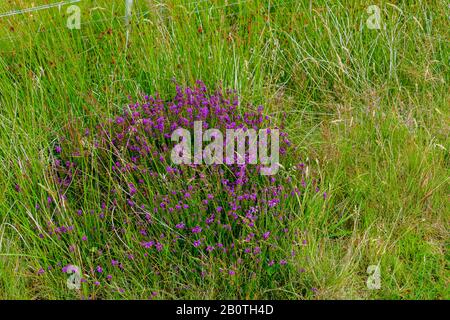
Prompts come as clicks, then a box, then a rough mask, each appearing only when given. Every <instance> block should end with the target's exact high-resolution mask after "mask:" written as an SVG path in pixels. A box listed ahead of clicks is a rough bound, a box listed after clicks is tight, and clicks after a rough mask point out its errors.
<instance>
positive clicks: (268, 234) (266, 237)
mask: <svg viewBox="0 0 450 320" xmlns="http://www.w3.org/2000/svg"><path fill="white" fill-rule="evenodd" d="M269 236H270V231H267V232H265V233H264V234H263V239H264V240H267V239H268V238H269Z"/></svg>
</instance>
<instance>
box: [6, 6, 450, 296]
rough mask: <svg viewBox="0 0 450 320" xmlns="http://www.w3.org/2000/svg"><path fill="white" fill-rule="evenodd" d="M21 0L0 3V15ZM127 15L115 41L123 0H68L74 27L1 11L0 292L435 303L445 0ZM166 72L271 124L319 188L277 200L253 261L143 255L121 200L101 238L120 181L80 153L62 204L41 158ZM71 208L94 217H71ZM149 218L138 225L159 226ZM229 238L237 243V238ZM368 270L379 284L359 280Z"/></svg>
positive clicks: (52, 12)
mask: <svg viewBox="0 0 450 320" xmlns="http://www.w3.org/2000/svg"><path fill="white" fill-rule="evenodd" d="M30 2H31V1H25V0H23V1H20V0H17V1H2V2H1V3H0V12H7V11H9V10H14V9H17V8H27V7H31V6H32V4H31V3H30ZM48 2H49V1H44V0H39V1H38V0H35V1H33V5H34V6H37V5H40V4H45V3H48ZM135 2H136V3H135V6H134V11H133V15H132V19H131V23H130V29H129V37H128V45H127V31H126V30H127V28H126V27H125V26H124V12H125V7H124V1H110V0H93V1H81V2H80V3H77V5H78V6H79V8H80V10H81V11H80V12H81V28H80V29H73V30H70V29H68V28H67V26H66V24H67V19H68V17H69V16H70V14H67V13H66V9H67V7H68V6H63V7H62V8H61V9H60V10H59V9H58V8H52V9H46V10H41V11H38V12H33V13H26V14H18V15H14V16H9V17H1V18H0V298H1V299H78V298H86V297H90V298H93V299H131V298H135V299H147V298H152V299H173V298H186V299H192V298H197V299H206V298H209V299H223V298H241V299H448V298H449V297H450V295H449V289H448V284H449V270H448V258H449V256H448V250H447V249H448V244H449V243H448V241H449V238H448V226H449V217H450V215H449V209H448V208H449V205H448V200H449V199H448V191H449V153H448V151H449V148H450V143H449V142H450V141H449V137H448V134H449V97H450V96H449V90H448V81H449V65H448V61H449V60H448V59H449V56H448V54H449V44H448V39H449V33H448V30H449V14H450V12H449V7H448V3H447V2H446V1H441V0H437V1H426V0H413V1H391V2H389V3H388V2H385V1H374V3H372V1H369V2H367V1H342V0H336V1H321V0H319V1H306V0H299V1H297V0H295V1H294V0H292V1H290V0H284V1H281V0H280V1H269V0H264V1H263V0H254V1H246V0H241V1H239V0H236V1H232V0H229V1H226V0H217V1H180V0H168V1H160V2H159V1H144V0H142V1H139V0H138V1H135ZM370 5H378V6H379V8H380V10H381V12H380V28H379V29H371V28H369V27H368V24H367V20H368V19H369V18H370V16H371V14H369V13H368V12H367V8H368V7H369V6H370ZM371 21H372V20H371ZM173 79H176V81H177V82H178V83H179V84H180V85H183V86H194V85H195V83H196V80H202V81H203V82H204V83H205V84H206V85H207V86H208V88H216V87H217V86H219V85H221V86H223V87H224V88H233V89H236V90H237V93H238V95H239V97H240V100H241V109H239V110H240V111H241V112H243V111H246V110H245V108H246V106H248V105H250V104H252V105H260V104H261V105H263V106H264V108H265V113H267V114H269V115H270V116H271V117H273V119H275V120H274V121H281V119H282V117H283V115H284V114H285V117H286V119H285V120H284V123H285V131H286V132H287V133H288V134H289V139H290V141H291V143H292V145H293V146H294V149H295V152H292V153H288V154H287V156H286V157H287V159H286V161H287V162H290V163H298V162H302V163H303V164H304V165H305V168H306V170H307V172H306V176H307V177H308V178H309V177H311V178H312V177H313V179H314V181H316V182H315V184H314V187H317V188H320V190H321V191H320V192H315V191H314V190H313V189H314V188H312V187H311V188H309V187H306V188H305V189H304V190H303V191H302V194H301V196H300V197H298V198H297V199H295V200H289V201H286V202H284V203H282V204H281V206H282V208H283V209H282V212H279V214H280V215H281V214H283V215H285V216H286V217H287V216H288V217H289V219H286V220H287V221H285V222H283V223H285V224H286V225H284V226H283V227H286V234H285V235H279V236H277V237H275V236H274V237H273V240H271V241H273V243H271V244H270V246H269V247H267V248H266V247H263V248H265V249H263V252H261V253H260V256H259V257H262V258H259V257H258V258H256V254H255V256H252V257H247V256H246V255H245V254H243V253H242V254H241V252H238V251H236V252H234V253H233V255H231V254H230V255H226V254H225V255H224V254H222V255H220V254H219V253H214V254H215V255H214V258H212V256H213V255H212V254H211V256H207V254H203V253H202V254H200V253H198V250H197V249H198V248H191V247H188V249H186V248H184V247H180V248H178V247H177V248H178V249H177V250H179V251H176V252H171V251H169V250H162V251H161V252H159V250H158V251H150V252H149V253H148V252H147V251H146V250H147V249H148V248H146V247H145V246H142V245H141V243H140V241H139V240H138V239H137V238H138V237H141V236H142V237H144V235H139V236H133V235H134V233H135V232H136V231H137V230H135V228H136V226H134V225H133V224H132V223H131V224H130V223H128V224H127V223H123V224H122V219H125V220H126V219H131V220H132V219H134V217H133V216H132V215H130V211H129V210H130V209H124V208H125V207H121V206H118V207H117V208H116V209H115V210H114V214H115V215H112V214H111V212H109V211H108V210H106V211H108V212H106V213H105V214H106V219H107V220H108V221H111V223H112V224H113V226H114V223H116V224H121V228H122V231H123V233H121V234H120V235H119V234H118V233H117V232H113V231H111V230H116V229H114V228H113V229H111V228H110V227H111V226H104V224H103V223H102V222H101V221H102V220H101V218H98V217H97V214H98V212H100V210H101V209H100V203H101V201H102V197H103V196H104V191H103V190H104V189H105V188H106V187H105V186H108V187H111V186H112V185H114V183H116V184H117V185H116V187H120V183H119V182H117V180H114V179H113V178H111V177H110V176H108V177H106V178H105V176H104V174H105V170H107V169H105V170H100V169H98V168H99V166H98V164H96V162H95V161H97V160H96V159H94V158H86V159H87V160H86V159H82V160H80V162H81V163H82V166H83V167H82V168H83V170H84V171H83V174H82V178H81V180H80V181H78V183H77V184H76V188H77V189H75V191H74V192H72V193H68V194H67V196H66V198H62V197H61V194H59V192H60V190H59V186H58V184H57V182H55V179H54V175H53V174H52V171H51V168H52V166H51V163H52V161H53V160H54V158H55V157H56V158H58V157H67V151H66V150H67V148H69V149H70V145H71V144H72V145H77V144H79V143H81V142H80V141H79V140H80V139H81V138H79V135H78V132H84V131H85V130H86V129H89V130H90V131H91V132H95V131H96V126H97V125H98V124H99V123H102V122H103V121H105V120H106V119H107V118H109V117H111V118H114V117H116V116H117V115H118V114H120V112H121V110H122V108H123V107H124V105H127V103H128V96H131V97H132V99H133V100H137V99H138V97H139V96H140V94H141V93H146V94H149V95H150V94H154V93H156V92H158V93H160V95H161V96H162V97H164V98H165V99H171V98H173V97H174V92H175V84H174V82H173ZM68 133H69V134H68ZM71 134H72V136H71ZM62 136H64V137H66V139H68V141H69V142H68V143H66V145H67V146H66V149H63V151H62V153H61V154H59V152H55V147H56V146H59V144H60V139H61V137H62ZM297 157H298V158H297ZM89 161H92V163H91V162H89ZM94 162H95V163H94ZM97 169H98V170H97ZM106 172H109V171H106ZM280 174H283V172H281V173H280ZM110 178H111V179H110ZM108 179H109V180H108ZM294 181H295V180H294ZM308 181H309V180H308ZM252 183H253V184H254V185H256V186H259V185H261V186H262V185H264V182H262V180H258V181H256V180H255V181H252ZM293 183H294V182H293ZM308 183H309V182H308ZM145 185H146V187H145V188H146V189H145V190H146V192H150V193H152V192H155V193H158V192H159V190H160V189H158V188H160V186H159V185H158V183H155V182H152V183H151V182H149V183H147V184H145ZM178 185H179V186H180V188H185V187H186V186H185V185H184V182H183V181H178ZM174 186H176V184H175V183H174V184H173V185H171V187H174ZM220 188H221V185H220V184H219V185H217V186H216V191H217V192H218V193H217V194H218V195H219V196H216V199H218V198H220V194H221V192H222V190H221V189H220ZM261 188H262V187H261ZM323 192H326V195H327V196H326V197H323ZM223 193H225V192H224V191H223ZM224 197H225V196H224ZM49 198H50V199H51V200H52V203H51V204H50V203H49V200H48V199H49ZM191 201H192V202H191V206H192V207H194V206H195V205H197V203H195V201H199V202H200V201H202V200H201V199H200V198H199V199H197V198H196V199H192V200H191ZM281 201H282V202H283V200H281ZM146 205H147V204H146ZM199 205H200V204H199ZM148 206H150V207H151V206H152V203H151V202H149V203H148ZM81 207H82V208H83V210H86V211H90V210H92V211H93V212H94V211H95V214H94V215H92V216H90V215H89V214H87V215H84V216H81V217H78V215H77V210H80V208H81ZM127 210H128V211H127ZM207 213H209V212H208V211H206V213H205V214H207ZM189 214H197V212H190V213H189ZM119 217H120V218H119ZM119 220H120V221H119ZM260 220H261V219H260ZM260 220H259V221H260ZM161 221H162V220H161ZM161 221H157V222H156V223H153V224H151V225H150V226H148V229H147V232H149V233H150V234H154V235H156V234H159V233H161V232H166V231H165V230H166V229H165V228H168V226H167V225H166V224H165V223H163V222H161ZM164 221H165V220H164ZM264 221H266V222H265V223H266V224H265V225H264V227H265V228H268V229H270V228H272V227H273V228H274V229H273V230H275V224H276V223H277V222H276V221H272V220H264ZM258 223H259V222H258ZM270 223H271V224H273V225H269V224H270ZM56 226H57V227H59V228H61V226H66V227H68V226H72V227H73V230H71V232H65V230H63V231H62V232H59V233H61V234H58V231H55V228H56ZM258 226H259V227H261V226H260V225H258ZM108 228H109V229H108ZM235 228H236V229H234V231H233V232H234V233H233V236H235V237H236V239H237V240H236V245H237V246H238V245H239V244H241V243H243V242H244V240H242V239H241V238H239V237H241V236H243V235H244V234H245V232H246V229H245V228H244V227H241V226H238V227H236V226H235ZM50 230H51V231H52V232H53V235H52V234H51V232H50ZM58 230H59V231H61V229H58ZM95 230H97V231H98V230H100V232H96V231H95ZM265 230H266V229H264V230H256V231H255V234H256V235H257V236H258V235H259V233H258V232H263V231H265ZM205 232H206V231H205ZM62 233H64V234H62ZM274 233H275V231H273V234H274ZM129 234H131V235H130V236H127V235H129ZM214 235H217V237H219V236H220V237H222V238H221V239H222V240H223V241H224V243H225V242H226V241H228V240H229V239H228V238H227V237H228V236H227V234H226V233H222V231H217V233H214ZM85 236H86V238H85ZM208 237H209V238H208ZM211 237H213V235H212V234H209V235H207V236H206V240H207V241H208V240H211ZM265 238H266V237H265V236H264V239H265ZM86 239H87V240H86ZM271 239H272V238H271ZM182 248H184V249H183V250H181V249H182ZM274 248H275V249H274ZM216 249H217V248H216ZM152 250H153V249H152ZM196 250H197V251H196ZM258 250H259V249H258ZM130 252H132V254H133V259H127V258H126V257H130V254H131V253H130ZM214 252H216V251H214ZM291 252H295V255H294V254H292V255H291ZM286 257H287V258H286ZM258 259H261V260H260V262H261V263H260V264H257V262H256V261H253V260H258ZM284 259H286V261H283V260H284ZM272 260H274V261H275V262H274V264H272V263H270V262H271V261H272ZM116 261H120V262H117V263H120V267H117V263H116ZM280 261H283V263H279V262H280ZM258 263H259V262H258ZM68 264H73V265H77V266H79V267H80V268H81V270H82V271H81V272H82V276H83V277H84V278H85V281H86V282H84V283H82V284H81V288H80V289H78V290H77V289H73V290H70V289H68V287H67V285H66V281H67V278H68V274H66V273H64V272H62V271H61V269H62V268H64V267H65V266H66V265H68ZM122 264H123V265H122ZM371 265H372V266H373V265H375V266H379V270H380V279H381V286H380V288H379V289H377V290H373V289H369V288H368V287H367V284H366V281H367V279H368V277H369V276H370V274H368V273H367V269H368V267H369V266H371ZM100 266H101V269H99V267H100ZM99 270H101V272H100V271H99ZM224 270H226V271H224ZM228 270H229V271H228ZM64 271H67V270H64ZM107 275H110V277H109V278H106V277H107Z"/></svg>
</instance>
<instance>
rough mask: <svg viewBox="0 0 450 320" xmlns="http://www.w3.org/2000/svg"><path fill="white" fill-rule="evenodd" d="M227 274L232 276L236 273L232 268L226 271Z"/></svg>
mask: <svg viewBox="0 0 450 320" xmlns="http://www.w3.org/2000/svg"><path fill="white" fill-rule="evenodd" d="M228 274H229V275H230V276H234V275H235V274H236V272H234V270H230V271H228Z"/></svg>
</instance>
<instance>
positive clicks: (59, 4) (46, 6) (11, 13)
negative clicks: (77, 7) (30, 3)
mask: <svg viewBox="0 0 450 320" xmlns="http://www.w3.org/2000/svg"><path fill="white" fill-rule="evenodd" d="M80 1H81V0H67V1H61V2H57V3H51V4H44V5H41V6H37V7H33V8H27V9H22V10H13V11H9V12H5V13H0V18H4V17H10V16H15V15H18V14H24V13H28V12H35V11H40V10H45V9H50V8H54V7H62V6H65V5H68V4H72V3H78V2H80Z"/></svg>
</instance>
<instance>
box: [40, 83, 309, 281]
mask: <svg viewBox="0 0 450 320" xmlns="http://www.w3.org/2000/svg"><path fill="white" fill-rule="evenodd" d="M194 121H202V122H203V126H204V129H205V130H206V129H208V128H217V129H219V130H221V131H222V132H225V131H226V129H228V128H244V129H245V128H253V129H255V130H259V129H263V128H264V129H265V128H270V129H274V128H278V129H280V164H281V165H282V167H281V169H280V170H279V172H278V173H277V174H276V175H274V176H263V175H261V174H260V166H259V165H253V164H243V165H239V164H233V165H227V164H220V165H210V166H207V165H204V164H200V165H187V164H183V165H174V164H173V163H172V162H171V150H172V148H173V146H174V145H175V144H176V143H175V142H172V141H171V134H172V132H173V131H174V130H175V129H177V128H180V127H181V128H185V129H188V130H190V131H191V133H192V130H193V128H194ZM279 121H280V123H275V120H273V119H272V118H271V117H269V116H267V115H265V114H263V107H262V106H259V107H256V108H255V107H253V106H251V105H249V106H245V107H242V106H240V102H239V99H238V96H237V94H236V92H235V91H233V90H222V89H220V88H219V89H216V90H215V91H213V92H211V91H209V90H208V89H207V88H206V86H205V85H204V84H203V83H202V82H200V81H198V82H197V83H196V85H195V86H194V87H185V88H183V87H181V86H179V85H176V93H175V96H174V97H173V99H170V100H163V99H162V98H161V97H160V96H159V95H158V94H156V95H154V96H142V97H141V98H140V99H139V101H137V102H134V101H132V99H131V98H130V97H129V103H128V105H127V106H126V107H125V108H124V109H123V111H122V112H121V113H120V114H117V115H116V116H115V117H113V118H111V119H108V120H106V121H102V122H101V123H99V124H98V125H97V127H96V130H91V131H89V130H87V129H83V130H82V131H80V132H77V131H73V130H72V131H71V132H67V134H65V135H64V137H60V139H59V142H58V145H57V146H56V147H54V150H53V151H54V152H53V159H54V161H53V162H52V165H51V167H52V170H51V174H52V177H53V179H54V181H55V183H56V185H57V186H58V193H59V199H54V198H52V197H51V196H49V198H48V203H47V204H46V206H47V207H51V206H56V205H57V203H62V204H63V208H64V209H65V212H64V214H62V213H61V214H60V215H56V216H55V217H54V218H53V219H52V221H50V222H48V224H47V230H45V232H42V231H40V232H39V236H40V237H41V238H43V239H44V240H45V238H48V237H50V238H54V239H56V240H59V241H62V242H63V243H64V244H65V245H66V246H67V248H68V247H69V246H72V247H71V250H70V251H71V252H73V251H75V253H76V252H77V251H81V252H90V251H92V250H93V249H92V248H95V260H94V261H90V262H89V266H81V268H82V269H83V270H84V273H85V274H88V275H89V279H90V280H89V281H91V283H92V284H94V283H95V285H103V283H108V282H111V281H113V279H117V278H118V276H116V275H114V277H113V276H112V274H114V273H113V272H118V271H114V270H121V272H122V277H123V278H126V274H124V273H126V272H134V273H141V272H142V273H143V274H145V273H147V272H153V274H157V275H159V274H161V273H164V272H170V273H174V272H175V273H177V272H181V270H184V271H183V272H198V273H199V274H201V276H202V277H204V276H207V274H208V273H215V272H217V273H219V274H220V276H221V277H222V278H227V277H232V276H234V275H235V274H239V272H245V274H247V275H254V273H258V274H260V273H263V272H266V271H267V270H269V269H270V270H279V269H280V268H286V267H289V264H290V261H291V260H292V259H294V257H295V252H293V251H292V250H293V248H294V250H296V249H295V246H293V245H292V242H293V241H289V239H288V240H286V239H287V235H288V234H290V235H291V236H292V235H293V232H297V230H290V224H289V222H290V219H291V218H292V216H291V214H295V210H297V209H298V207H299V204H300V203H301V200H300V199H301V198H302V196H303V194H304V192H305V191H306V189H307V188H309V187H310V186H311V188H313V189H316V187H317V186H316V185H315V183H314V182H312V183H308V181H307V178H306V176H305V172H304V171H305V170H304V165H303V164H302V163H301V161H300V157H299V155H298V154H297V152H296V150H295V149H293V148H292V147H291V144H290V142H289V140H288V135H287V134H286V133H285V132H283V126H282V119H281V120H279ZM192 135H193V134H192ZM288 154H289V157H288V156H287V155H288ZM87 199H90V201H87ZM92 199H95V203H96V205H92V203H93V202H92ZM296 208H297V209H296ZM62 216H64V219H62ZM67 216H68V217H69V218H67ZM58 221H60V222H58ZM61 221H64V223H65V225H60V223H62V222H61ZM67 221H70V224H68V223H67ZM43 234H45V236H44V235H43ZM74 239H75V240H74ZM286 241H287V242H289V243H290V246H289V247H287V248H286V247H283V246H281V245H280V243H283V242H286ZM74 242H75V243H76V245H74V244H73V243H74ZM291 251H292V252H291ZM52 259H58V258H57V257H52ZM170 262H172V263H173V265H171V266H169V264H170ZM63 263H64V262H63ZM69 263H71V261H67V264H69ZM83 263H87V262H83ZM163 265H166V266H168V269H162V268H155V266H163ZM193 265H194V268H193V269H192V266H193ZM275 267H277V268H278V269H273V268H275ZM43 268H46V266H43ZM142 269H144V270H142ZM87 270H91V272H90V273H89V272H88V271H87ZM104 270H105V272H103V271H104ZM224 271H225V272H224ZM271 272H273V271H271ZM106 280H108V281H106ZM114 281H115V280H114Z"/></svg>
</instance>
